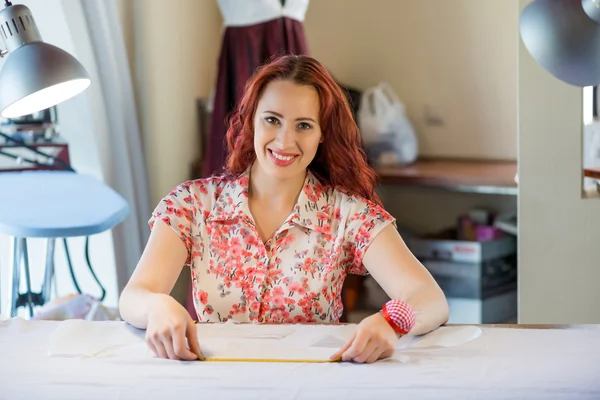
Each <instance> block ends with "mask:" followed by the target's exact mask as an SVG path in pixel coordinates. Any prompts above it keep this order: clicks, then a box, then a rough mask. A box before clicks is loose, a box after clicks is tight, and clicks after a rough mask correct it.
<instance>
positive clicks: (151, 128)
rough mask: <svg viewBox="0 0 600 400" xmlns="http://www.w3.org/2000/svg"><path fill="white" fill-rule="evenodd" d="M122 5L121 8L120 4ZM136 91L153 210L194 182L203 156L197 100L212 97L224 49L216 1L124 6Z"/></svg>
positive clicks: (127, 0)
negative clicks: (188, 181)
mask: <svg viewBox="0 0 600 400" xmlns="http://www.w3.org/2000/svg"><path fill="white" fill-rule="evenodd" d="M119 3H120V4H119ZM118 4H119V8H120V12H121V21H122V23H123V29H124V32H125V38H126V43H127V44H128V53H129V57H130V62H131V69H132V75H133V79H134V82H135V86H136V96H137V100H138V110H139V118H140V122H141V129H142V134H143V138H144V139H143V140H144V146H145V149H144V150H145V151H146V158H147V163H148V172H149V179H150V193H151V196H152V199H151V201H152V204H157V203H158V202H159V200H160V199H161V198H162V197H164V196H165V195H166V194H167V193H168V192H169V191H170V190H171V189H173V188H174V187H175V186H176V185H177V184H179V183H181V182H182V181H183V180H186V179H188V178H189V176H190V175H189V174H190V164H191V162H192V161H193V160H194V159H195V158H196V157H197V156H198V155H199V154H201V153H200V152H201V149H200V144H199V136H198V121H197V112H196V99H197V98H198V97H207V96H209V95H210V94H211V91H212V88H213V82H214V80H215V76H216V69H217V57H218V52H219V49H220V32H221V25H222V21H221V16H220V14H219V10H218V8H217V4H216V2H215V1H211V0H201V1H198V0H178V1H177V7H165V3H164V2H162V1H147V0H119V1H118Z"/></svg>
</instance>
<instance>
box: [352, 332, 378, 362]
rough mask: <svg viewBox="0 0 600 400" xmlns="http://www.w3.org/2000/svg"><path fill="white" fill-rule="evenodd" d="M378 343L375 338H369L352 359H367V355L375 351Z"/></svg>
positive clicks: (356, 360)
mask: <svg viewBox="0 0 600 400" xmlns="http://www.w3.org/2000/svg"><path fill="white" fill-rule="evenodd" d="M378 344H379V342H378V341H377V340H374V339H373V338H371V339H370V340H369V341H368V342H367V344H366V345H365V346H364V347H363V349H362V350H361V351H360V353H359V354H357V355H356V356H354V357H352V361H354V362H357V363H364V362H365V361H367V359H368V358H369V356H371V354H372V353H373V352H374V351H375V349H377V346H378Z"/></svg>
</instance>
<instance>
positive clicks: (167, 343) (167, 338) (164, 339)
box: [160, 332, 179, 360]
mask: <svg viewBox="0 0 600 400" xmlns="http://www.w3.org/2000/svg"><path fill="white" fill-rule="evenodd" d="M160 339H161V340H160V341H161V343H162V345H163V346H164V348H165V351H166V352H167V356H168V358H169V359H171V360H177V359H179V357H177V355H176V354H175V350H173V338H172V337H171V333H170V332H168V333H164V334H162V335H161V337H160Z"/></svg>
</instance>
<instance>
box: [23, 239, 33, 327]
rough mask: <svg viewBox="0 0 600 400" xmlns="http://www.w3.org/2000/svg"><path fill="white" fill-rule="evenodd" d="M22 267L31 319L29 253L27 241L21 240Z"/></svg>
mask: <svg viewBox="0 0 600 400" xmlns="http://www.w3.org/2000/svg"><path fill="white" fill-rule="evenodd" d="M23 266H24V267H25V285H26V286H27V295H26V296H27V306H28V307H29V316H30V317H33V292H32V291H31V274H30V273H29V253H28V252H27V239H23Z"/></svg>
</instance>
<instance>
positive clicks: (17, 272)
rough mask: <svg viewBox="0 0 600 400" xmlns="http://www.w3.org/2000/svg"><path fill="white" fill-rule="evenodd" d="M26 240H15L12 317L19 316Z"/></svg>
mask: <svg viewBox="0 0 600 400" xmlns="http://www.w3.org/2000/svg"><path fill="white" fill-rule="evenodd" d="M23 242H24V239H22V238H18V237H15V238H13V270H12V279H11V280H12V291H11V293H10V296H11V297H10V298H11V300H10V317H11V318H13V317H16V316H17V302H18V301H19V287H20V283H21V254H22V246H21V245H22V243H23Z"/></svg>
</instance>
